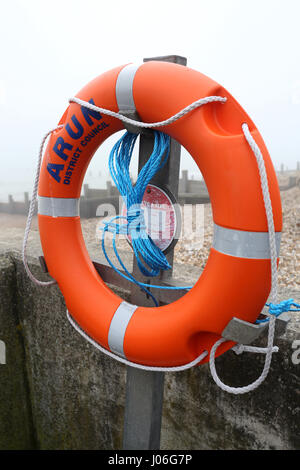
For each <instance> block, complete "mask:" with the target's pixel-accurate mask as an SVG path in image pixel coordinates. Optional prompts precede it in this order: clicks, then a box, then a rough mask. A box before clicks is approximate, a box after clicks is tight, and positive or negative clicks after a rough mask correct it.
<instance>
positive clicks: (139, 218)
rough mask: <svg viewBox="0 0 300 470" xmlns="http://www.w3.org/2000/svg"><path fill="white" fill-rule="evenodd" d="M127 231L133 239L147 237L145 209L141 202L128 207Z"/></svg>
mask: <svg viewBox="0 0 300 470" xmlns="http://www.w3.org/2000/svg"><path fill="white" fill-rule="evenodd" d="M126 218H127V221H128V226H127V232H128V234H129V235H130V236H131V238H132V239H136V238H146V237H147V234H146V224H145V217H144V209H142V207H141V204H133V205H132V206H130V207H129V208H128V209H127V216H126Z"/></svg>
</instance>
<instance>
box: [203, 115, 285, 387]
mask: <svg viewBox="0 0 300 470" xmlns="http://www.w3.org/2000/svg"><path fill="white" fill-rule="evenodd" d="M242 129H243V132H244V135H245V138H246V140H247V142H248V144H249V146H250V148H251V150H252V151H253V153H254V155H255V158H256V161H257V165H258V170H259V176H260V182H261V189H262V194H263V200H264V206H265V211H266V217H267V224H268V232H269V244H270V257H271V299H272V302H273V303H276V302H277V290H278V288H277V251H276V242H275V227H274V218H273V210H272V204H271V198H270V191H269V185H268V178H267V172H266V168H265V162H264V159H263V156H262V153H261V151H260V149H259V147H258V145H257V143H256V142H255V140H254V138H253V137H252V135H251V133H250V131H249V127H248V125H247V124H245V123H244V124H243V125H242ZM269 316H270V318H269V329H268V343H267V347H266V348H255V347H253V346H244V345H238V346H237V347H235V351H236V353H237V354H241V352H243V351H248V352H259V353H263V354H266V358H265V364H264V368H263V371H262V373H261V375H260V376H259V377H258V379H256V380H255V381H254V382H252V383H251V384H249V385H246V386H245V387H230V386H228V385H226V384H224V383H223V382H222V381H221V380H220V378H219V377H218V375H217V372H216V366H215V354H216V351H217V349H218V347H219V346H220V344H222V343H223V342H224V341H226V340H225V339H224V338H221V339H220V340H218V341H217V342H216V343H215V344H214V346H213V347H212V349H211V351H210V356H209V366H210V371H211V375H212V378H213V379H214V381H215V382H216V384H217V385H218V386H219V387H220V388H221V389H222V390H224V391H225V392H228V393H233V394H235V395H239V394H243V393H248V392H251V391H252V390H255V389H256V388H257V387H259V385H261V384H262V382H263V381H264V380H265V378H266V377H267V375H268V373H269V370H270V366H271V361H272V354H273V352H277V351H278V348H277V347H276V346H275V347H274V346H273V342H274V335H275V322H276V317H275V316H273V315H269Z"/></svg>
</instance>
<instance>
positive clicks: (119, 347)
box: [108, 301, 137, 357]
mask: <svg viewBox="0 0 300 470" xmlns="http://www.w3.org/2000/svg"><path fill="white" fill-rule="evenodd" d="M136 309H137V305H132V304H129V303H128V302H125V301H124V302H122V303H121V304H120V305H119V307H118V308H117V310H116V311H115V313H114V316H113V318H112V321H111V323H110V327H109V332H108V346H109V349H110V350H111V351H112V352H114V353H116V354H119V355H120V356H122V357H126V356H125V353H124V349H123V344H124V338H125V332H126V329H127V326H128V323H129V322H130V319H131V317H132V315H133V314H134V312H135V311H136Z"/></svg>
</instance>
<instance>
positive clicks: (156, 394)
mask: <svg viewBox="0 0 300 470" xmlns="http://www.w3.org/2000/svg"><path fill="white" fill-rule="evenodd" d="M149 60H161V61H164V62H174V63H177V64H181V65H186V62H187V60H186V58H185V57H180V56H176V55H171V56H164V57H153V58H148V59H144V62H146V61H149ZM152 149H153V138H152V137H151V136H149V135H143V134H142V135H141V136H140V150H139V170H140V169H141V168H142V167H143V165H144V163H145V162H146V161H147V159H148V158H149V156H150V154H151V152H152ZM179 167H180V144H178V142H176V141H175V140H174V139H172V140H171V148H170V157H169V160H168V162H167V165H166V166H165V167H164V168H163V169H162V170H160V171H159V172H158V173H157V174H156V176H155V177H154V178H153V181H152V182H151V183H153V184H155V185H157V186H163V187H164V188H167V189H169V190H170V191H171V192H172V193H173V195H174V196H175V197H177V195H178V183H179ZM167 258H168V261H169V262H170V264H171V263H172V261H173V250H170V251H169V253H168V254H167ZM133 274H134V276H135V277H136V278H137V279H139V280H141V281H142V282H149V284H150V281H149V278H145V277H143V276H142V275H141V273H140V271H139V269H138V267H137V263H136V261H134V266H133ZM171 275H172V272H171V270H170V271H168V273H167V272H163V273H161V275H160V279H157V278H156V279H155V283H159V282H163V281H164V280H165V279H166V278H168V277H170V276H171ZM155 294H157V291H156V293H155ZM159 300H160V302H161V300H162V299H161V298H159ZM131 301H132V303H134V304H137V305H144V306H152V304H153V302H152V300H151V299H147V297H146V296H145V293H144V292H142V291H141V289H139V288H137V287H136V286H135V285H133V287H132V290H131ZM161 303H162V302H161ZM163 391H164V373H163V372H148V371H143V370H140V369H135V368H133V367H127V381H126V404H125V417H124V433H123V449H128V450H146V449H150V450H157V449H159V448H160V431H161V417H162V406H163Z"/></svg>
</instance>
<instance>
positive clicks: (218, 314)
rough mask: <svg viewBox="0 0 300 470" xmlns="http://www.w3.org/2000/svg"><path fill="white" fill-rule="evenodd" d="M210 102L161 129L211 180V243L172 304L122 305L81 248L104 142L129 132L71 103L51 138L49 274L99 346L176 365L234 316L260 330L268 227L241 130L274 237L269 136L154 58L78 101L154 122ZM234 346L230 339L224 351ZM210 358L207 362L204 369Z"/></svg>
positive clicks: (201, 79) (43, 209) (42, 215)
mask: <svg viewBox="0 0 300 470" xmlns="http://www.w3.org/2000/svg"><path fill="white" fill-rule="evenodd" d="M211 95H219V96H225V97H227V102H226V104H220V103H210V104H208V105H206V106H204V107H202V108H199V109H197V110H195V111H193V112H191V113H189V114H187V115H185V116H184V117H182V118H181V119H179V120H178V121H176V122H174V123H173V124H171V125H169V126H167V127H161V128H159V129H158V130H161V131H163V132H165V133H167V134H168V135H170V136H171V137H173V138H174V139H176V140H177V141H178V142H180V144H181V145H183V146H184V147H185V148H186V149H187V150H188V152H189V153H190V154H191V155H192V157H193V158H194V160H195V162H196V163H197V165H198V166H199V168H200V171H201V173H202V175H203V177H204V179H205V182H206V185H207V188H208V192H209V195H210V200H211V204H212V210H213V219H214V223H215V235H214V242H213V246H212V248H211V251H210V255H209V259H208V261H207V264H206V267H205V269H204V271H203V273H202V275H201V276H200V278H199V280H198V282H197V283H196V284H195V286H194V287H193V289H192V290H191V291H190V292H188V293H187V294H186V295H184V296H183V297H182V298H180V299H179V300H177V301H176V302H173V303H172V304H170V305H165V306H161V307H157V308H155V307H153V308H148V307H136V306H134V305H131V304H128V303H127V302H123V300H122V299H121V298H120V297H118V296H117V295H116V294H114V293H113V292H112V291H111V290H110V289H109V287H108V286H107V285H106V284H105V283H104V282H103V280H102V279H101V278H100V277H99V275H98V273H97V272H96V270H95V268H94V266H93V264H92V262H91V260H90V257H89V255H88V253H87V250H86V247H85V243H84V240H83V236H82V232H81V225H80V217H79V209H78V206H79V198H80V193H81V186H82V181H83V178H84V174H85V171H86V169H87V167H88V164H89V162H90V160H91V158H92V156H93V154H94V152H95V151H96V150H97V149H98V147H99V145H100V144H101V143H102V142H103V141H104V140H105V139H107V138H108V137H109V136H110V135H112V134H113V133H115V132H117V131H119V130H121V129H123V124H122V123H121V122H120V121H119V120H118V119H116V118H114V117H109V116H104V115H101V114H99V112H96V111H91V110H88V109H86V108H84V107H80V106H79V105H78V104H76V103H71V104H70V105H69V107H68V108H67V110H66V111H65V113H64V114H63V116H62V118H61V120H60V122H59V124H63V127H62V128H60V129H58V130H56V131H55V132H54V133H53V134H52V135H51V137H50V140H49V143H48V146H47V149H46V151H45V153H44V158H43V164H42V169H41V174H40V182H39V193H38V194H39V198H38V200H39V211H38V212H39V215H38V220H39V230H40V237H41V243H42V248H43V252H44V256H45V260H46V263H47V266H48V270H49V273H50V275H51V276H52V277H53V278H54V279H56V281H57V282H58V285H59V287H60V290H61V292H62V294H63V296H64V298H65V301H66V305H67V308H68V310H69V312H70V314H71V315H72V317H73V318H74V319H75V320H76V322H77V323H78V324H79V325H80V327H81V328H82V329H83V330H84V331H86V332H87V334H88V335H89V336H91V337H92V338H93V339H94V340H95V341H96V342H97V343H99V344H100V345H102V346H103V347H105V348H106V349H108V350H111V351H114V352H116V353H117V354H119V355H120V356H123V357H126V358H127V359H129V360H131V361H133V362H136V363H139V364H145V365H151V366H166V367H172V366H177V365H181V364H185V363H188V362H190V361H192V360H193V359H194V358H195V357H198V356H199V355H200V354H201V352H202V351H205V350H206V351H210V349H211V347H212V345H213V344H214V343H215V342H216V341H217V340H218V339H219V338H220V336H221V335H222V331H223V330H224V328H225V327H226V325H227V324H228V323H229V322H230V320H231V319H232V318H233V317H237V318H240V319H242V320H245V321H248V322H254V321H255V320H256V318H257V317H258V315H259V314H260V312H261V310H262V308H263V306H264V304H265V302H266V299H267V297H268V294H269V291H270V285H271V270H270V253H269V246H268V227H267V220H266V214H265V208H264V203H263V198H262V192H261V187H260V179H259V174H258V168H257V163H256V160H255V158H254V156H253V154H252V152H251V149H250V148H249V146H248V144H247V142H246V140H245V137H244V135H243V133H242V124H243V123H245V122H246V123H247V124H248V126H249V129H250V132H251V134H252V136H253V137H254V138H255V140H256V142H257V144H258V145H259V147H260V149H261V151H262V154H263V157H264V162H265V166H266V171H267V176H268V182H269V190H270V197H271V202H272V207H273V214H274V224H275V231H276V232H277V234H278V237H277V238H279V235H280V233H279V232H281V228H282V213H281V201H280V192H279V188H278V183H277V178H276V174H275V171H274V168H273V165H272V162H271V159H270V157H269V154H268V151H267V149H266V146H265V144H264V142H263V139H262V137H261V135H260V133H259V132H258V130H257V129H256V127H255V125H254V124H253V122H252V121H251V120H250V119H249V117H248V116H247V114H246V113H245V111H244V110H243V109H242V108H241V106H240V105H239V104H238V103H237V102H236V101H235V99H234V98H233V97H232V96H231V95H230V94H229V93H228V92H227V91H226V90H225V89H224V88H222V87H221V86H220V85H218V84H217V83H216V82H214V81H213V80H211V79H210V78H208V77H206V76H205V75H203V74H201V73H199V72H197V71H195V70H192V69H190V68H188V67H183V66H181V65H177V64H172V63H166V62H156V61H150V62H147V63H144V64H142V65H140V66H138V67H136V66H134V65H132V64H130V65H126V66H122V67H118V68H115V69H113V70H111V71H109V72H106V73H104V74H102V75H100V76H99V77H97V78H96V79H94V80H93V81H91V82H90V83H89V84H88V85H87V86H85V87H84V88H83V89H82V90H81V91H80V92H79V93H78V94H77V95H76V96H77V97H78V98H80V99H82V100H85V101H91V100H92V101H91V102H92V103H94V104H95V105H96V106H99V107H102V108H106V109H110V110H112V111H115V112H119V111H120V110H121V108H123V109H124V108H126V107H128V108H129V109H132V108H134V109H136V110H137V112H138V115H139V116H140V118H141V120H142V121H144V122H159V121H162V120H164V119H167V118H168V117H170V116H172V115H174V114H176V113H177V112H178V111H180V110H181V109H183V108H185V107H186V106H188V105H189V104H190V103H192V102H194V101H195V100H197V99H199V98H201V97H206V96H211ZM233 344H234V343H232V342H226V343H223V344H222V345H221V346H220V347H219V349H218V355H219V354H222V353H223V352H224V351H226V350H227V349H229V348H231V347H232V346H233ZM206 360H207V358H206V359H205V360H204V361H203V362H205V361H206Z"/></svg>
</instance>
